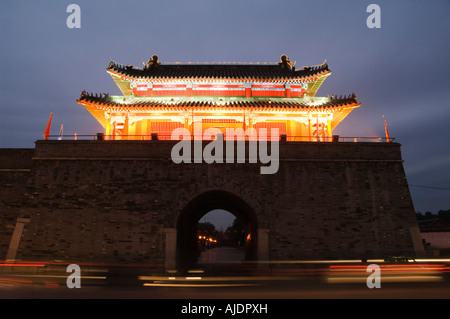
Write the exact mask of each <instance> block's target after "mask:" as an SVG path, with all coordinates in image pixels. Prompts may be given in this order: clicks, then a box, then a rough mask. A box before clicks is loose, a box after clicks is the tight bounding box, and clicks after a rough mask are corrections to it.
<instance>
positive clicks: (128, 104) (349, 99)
mask: <svg viewBox="0 0 450 319" xmlns="http://www.w3.org/2000/svg"><path fill="white" fill-rule="evenodd" d="M123 99H124V100H122V101H123V102H118V101H117V99H113V98H111V97H110V96H109V95H107V94H100V95H98V94H95V95H94V94H88V93H86V92H83V93H82V94H81V97H80V98H79V99H78V101H77V102H78V103H80V104H93V105H97V106H102V107H109V108H116V109H130V108H133V109H136V110H139V109H142V110H144V109H146V108H170V109H173V110H177V111H178V110H181V109H189V108H203V107H205V108H208V107H215V106H220V107H223V108H227V109H243V108H250V109H260V108H264V109H267V110H274V111H275V110H282V109H284V110H311V109H315V110H324V109H331V108H343V107H358V106H360V103H359V102H358V100H357V98H356V95H355V94H351V95H349V96H344V97H342V96H340V97H339V98H338V97H336V96H330V97H329V99H327V100H326V101H325V102H319V103H314V102H311V100H308V99H294V98H292V99H285V98H284V99H248V100H247V99H245V98H243V99H236V100H227V99H220V98H218V99H215V100H196V99H165V100H161V99H149V98H142V99H141V98H134V99H131V100H127V98H126V97H123Z"/></svg>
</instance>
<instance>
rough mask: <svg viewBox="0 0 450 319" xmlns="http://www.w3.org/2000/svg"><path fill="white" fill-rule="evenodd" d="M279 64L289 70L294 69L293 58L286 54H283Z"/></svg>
mask: <svg viewBox="0 0 450 319" xmlns="http://www.w3.org/2000/svg"><path fill="white" fill-rule="evenodd" d="M279 65H280V66H281V68H282V69H284V68H286V69H289V70H290V69H292V62H291V60H289V58H288V56H287V55H286V54H283V55H281V57H280V63H279Z"/></svg>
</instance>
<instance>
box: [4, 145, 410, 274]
mask: <svg viewBox="0 0 450 319" xmlns="http://www.w3.org/2000/svg"><path fill="white" fill-rule="evenodd" d="M173 145H174V142H171V141H38V142H37V143H36V149H35V150H34V154H33V153H30V152H31V151H30V150H29V151H27V153H26V154H27V156H23V157H24V158H28V160H27V161H26V162H27V163H30V161H29V159H30V158H31V156H33V160H32V165H28V167H31V171H30V172H28V173H22V175H14V174H13V175H8V174H6V173H3V175H0V176H3V177H2V178H3V179H2V185H0V187H1V190H2V195H0V196H1V197H0V198H1V200H2V203H1V206H0V213H1V217H0V218H1V219H0V221H1V228H2V233H1V237H0V240H1V243H0V244H1V247H2V251H1V254H2V256H0V258H4V254H6V252H5V250H4V249H5V247H7V246H8V240H9V239H8V238H9V237H10V233H11V227H12V225H13V221H14V220H15V219H16V218H17V217H26V218H30V219H31V221H30V223H27V224H26V226H25V228H24V232H23V235H22V239H21V242H20V246H19V249H18V254H17V258H19V259H24V260H68V261H71V262H83V261H90V262H119V263H145V264H154V265H162V264H164V252H165V235H164V232H163V229H165V228H176V227H177V221H178V218H179V216H180V212H181V211H182V210H183V208H184V207H185V206H186V205H187V204H188V203H189V202H190V201H191V200H192V199H193V198H195V197H196V196H198V195H200V194H202V193H204V192H207V191H210V190H223V191H226V192H229V193H231V194H235V195H237V196H238V197H239V198H241V199H242V200H243V201H244V202H246V203H247V204H248V205H249V206H250V207H251V208H252V210H253V212H254V214H255V216H254V217H255V218H256V222H257V225H256V226H257V228H260V229H261V228H262V229H269V233H268V234H269V247H268V254H269V258H270V259H272V260H287V259H288V260H289V259H327V258H361V257H369V258H372V257H373V258H376V257H383V256H387V255H395V254H409V255H412V254H414V247H413V243H412V239H411V234H410V227H412V226H417V222H416V219H415V216H414V208H413V205H412V201H411V196H410V193H409V189H408V186H407V181H406V176H405V173H404V170H403V164H402V159H401V150H400V145H399V144H397V143H309V142H287V143H280V166H279V170H278V172H277V173H276V174H274V175H261V174H260V166H261V165H263V164H260V163H258V164H249V163H246V164H217V163H214V164H206V163H202V164H174V163H173V162H172V161H171V159H170V151H171V149H172V147H173ZM2 154H4V153H3V151H0V158H1V156H4V155H2ZM7 157H8V156H7ZM10 163H11V165H14V163H15V161H10ZM11 165H10V166H11ZM7 166H8V165H7ZM16 173H17V172H16ZM0 174H1V173H0ZM5 174H6V175H5ZM7 175H8V176H9V177H5V176H7ZM25 176H26V181H25V180H24V178H25ZM5 178H6V179H5ZM8 178H10V179H12V180H10V182H8V181H7V179H8ZM5 181H6V182H5ZM5 183H6V184H8V185H14V186H11V187H10V191H9V195H4V193H3V190H5V189H7V188H8V187H9V186H5V185H6V184H5ZM5 194H6V193H5ZM8 198H10V200H9V199H8ZM17 203H20V205H19V206H17ZM15 205H16V206H15ZM12 207H15V208H14V209H11V208H12Z"/></svg>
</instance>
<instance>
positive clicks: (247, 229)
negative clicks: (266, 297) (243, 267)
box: [177, 190, 258, 270]
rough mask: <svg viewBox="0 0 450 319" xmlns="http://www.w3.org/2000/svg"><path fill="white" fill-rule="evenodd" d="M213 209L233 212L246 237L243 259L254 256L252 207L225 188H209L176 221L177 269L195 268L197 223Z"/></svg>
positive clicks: (255, 244) (254, 223)
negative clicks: (223, 189) (222, 189)
mask: <svg viewBox="0 0 450 319" xmlns="http://www.w3.org/2000/svg"><path fill="white" fill-rule="evenodd" d="M214 210H224V211H227V212H229V213H231V214H232V215H234V216H235V217H236V218H237V219H238V220H239V222H240V224H241V225H242V229H243V232H244V237H245V239H246V240H245V248H244V249H245V260H254V259H256V257H257V256H256V252H257V240H258V238H257V222H256V216H255V213H254V212H253V210H252V208H251V207H250V206H249V205H248V204H247V203H246V202H245V201H244V200H242V199H241V198H240V197H238V196H236V195H234V194H231V193H229V192H225V191H218V190H217V191H209V192H205V193H203V194H201V195H199V196H197V197H195V198H194V199H192V200H191V201H190V202H189V203H188V204H187V205H186V207H185V208H184V209H183V210H182V211H181V213H180V215H179V218H178V222H177V268H178V269H180V270H188V269H191V268H193V267H196V266H197V264H198V258H199V256H200V255H199V253H200V249H199V248H200V247H199V241H198V239H199V237H198V235H199V234H198V227H197V226H198V222H199V221H200V219H201V218H202V217H203V216H205V215H206V214H208V213H209V212H211V211H214Z"/></svg>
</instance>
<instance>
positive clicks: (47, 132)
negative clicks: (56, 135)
mask: <svg viewBox="0 0 450 319" xmlns="http://www.w3.org/2000/svg"><path fill="white" fill-rule="evenodd" d="M52 118H53V112H51V113H50V118H49V120H48V123H47V127H46V128H45V131H44V134H43V136H44V138H45V139H46V140H48V136H49V135H50V127H51V126H52Z"/></svg>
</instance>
